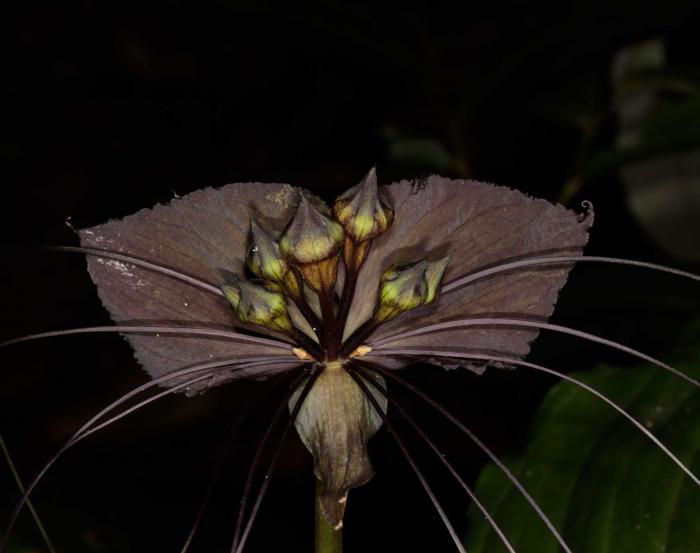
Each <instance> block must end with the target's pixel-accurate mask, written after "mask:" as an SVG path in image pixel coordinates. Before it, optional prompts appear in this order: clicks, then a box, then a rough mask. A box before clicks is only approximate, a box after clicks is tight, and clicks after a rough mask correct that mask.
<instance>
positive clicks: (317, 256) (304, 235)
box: [279, 194, 345, 291]
mask: <svg viewBox="0 0 700 553" xmlns="http://www.w3.org/2000/svg"><path fill="white" fill-rule="evenodd" d="M344 238H345V233H344V232H343V227H341V226H340V225H339V224H338V223H336V222H335V221H333V220H332V219H331V218H330V217H328V216H326V215H324V214H323V213H321V212H320V211H319V210H318V209H316V208H315V207H314V206H313V205H311V203H310V202H309V200H307V199H306V197H305V196H304V194H299V205H298V206H297V210H296V213H295V214H294V217H293V218H292V220H291V222H290V223H289V225H288V226H287V229H286V230H285V231H284V234H283V235H282V237H281V238H280V244H279V247H280V251H281V252H282V255H284V256H285V258H287V260H288V261H289V262H291V263H292V264H293V265H295V266H296V267H298V268H299V270H300V272H301V274H302V276H303V277H304V280H305V281H306V282H307V283H308V284H309V286H310V287H311V288H312V289H314V290H316V291H319V290H331V289H332V288H333V285H334V284H335V279H336V277H337V274H338V256H339V254H340V248H341V247H342V245H343V242H344Z"/></svg>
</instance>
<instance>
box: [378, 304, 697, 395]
mask: <svg viewBox="0 0 700 553" xmlns="http://www.w3.org/2000/svg"><path fill="white" fill-rule="evenodd" d="M470 326H489V327H491V326H492V327H516V328H537V329H540V330H551V331H553V332H560V333H562V334H569V335H571V336H576V337H577V338H583V339H584V340H588V341H590V342H595V343H597V344H602V345H604V346H608V347H611V348H614V349H617V350H620V351H623V352H625V353H629V354H630V355H633V356H635V357H638V358H639V359H643V360H644V361H648V362H649V363H653V364H654V365H656V366H657V367H661V368H662V369H664V370H666V371H669V372H671V373H673V374H675V375H676V376H678V377H680V378H682V379H683V380H686V381H687V382H690V383H691V384H693V385H694V386H697V387H698V388H700V382H698V381H697V380H695V379H694V378H692V377H691V376H688V375H687V374H685V373H683V372H681V371H679V370H678V369H675V368H673V367H672V366H671V365H668V364H666V363H664V362H663V361H660V360H658V359H656V358H654V357H651V356H650V355H647V354H646V353H642V352H641V351H638V350H636V349H633V348H631V347H629V346H625V345H624V344H620V343H619V342H614V341H612V340H608V339H607V338H602V337H600V336H596V335H595V334H589V333H588V332H583V331H582V330H577V329H575V328H570V327H567V326H561V325H555V324H551V323H544V322H540V321H530V320H526V319H508V318H501V317H491V318H474V319H458V320H455V321H445V322H442V323H436V324H432V325H427V326H424V327H419V328H416V329H414V330H409V331H406V332H400V333H398V334H394V335H393V336H387V337H385V338H381V339H379V340H376V341H374V342H371V341H370V342H369V345H370V346H371V347H372V348H373V349H374V350H376V351H377V352H379V351H383V350H385V349H387V344H389V343H391V342H395V341H397V340H401V339H403V338H410V337H412V336H420V335H422V334H430V333H432V332H441V331H444V330H450V329H453V328H464V327H470Z"/></svg>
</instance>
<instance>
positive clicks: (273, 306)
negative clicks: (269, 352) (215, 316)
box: [221, 279, 294, 333]
mask: <svg viewBox="0 0 700 553" xmlns="http://www.w3.org/2000/svg"><path fill="white" fill-rule="evenodd" d="M221 291H222V292H223V293H224V296H225V297H226V299H227V300H228V301H229V303H230V304H231V305H232V306H233V309H234V310H235V312H236V315H237V316H238V318H239V319H240V321H241V322H243V323H248V324H254V325H260V326H264V327H265V328H269V329H270V330H274V331H276V332H283V333H289V332H291V331H292V330H293V328H294V327H293V326H292V322H291V320H290V319H289V314H288V313H287V301H286V300H285V297H284V295H282V294H281V293H280V292H277V291H274V290H270V289H269V288H266V287H264V286H258V285H257V284H253V283H252V282H247V281H245V280H241V279H236V280H235V281H234V282H233V283H231V284H224V285H223V286H222V287H221Z"/></svg>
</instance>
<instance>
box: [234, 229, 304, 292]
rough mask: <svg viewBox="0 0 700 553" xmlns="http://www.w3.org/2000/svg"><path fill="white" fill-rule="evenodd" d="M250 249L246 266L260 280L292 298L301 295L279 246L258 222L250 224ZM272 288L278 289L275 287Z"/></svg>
mask: <svg viewBox="0 0 700 553" xmlns="http://www.w3.org/2000/svg"><path fill="white" fill-rule="evenodd" d="M250 234H251V240H250V249H249V250H248V255H247V257H246V264H247V265H248V268H249V269H250V270H251V272H252V273H253V274H254V275H255V276H257V277H258V278H261V279H264V280H267V281H269V282H270V283H273V284H276V285H278V288H279V289H280V290H282V291H284V292H285V293H287V294H288V295H289V296H291V297H292V298H298V297H299V295H300V294H301V292H300V290H299V285H298V283H297V279H296V278H295V276H294V275H293V274H292V273H291V271H290V270H289V265H288V264H287V262H286V261H285V260H284V257H282V253H281V252H280V248H279V245H278V244H277V242H275V241H274V240H273V239H272V237H271V236H270V235H269V234H267V233H266V232H265V231H264V230H263V229H262V228H261V227H260V226H259V225H258V224H257V223H256V222H255V219H253V220H251V222H250ZM271 288H275V289H277V287H275V286H271Z"/></svg>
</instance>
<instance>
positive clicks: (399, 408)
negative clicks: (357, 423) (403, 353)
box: [357, 365, 516, 553]
mask: <svg viewBox="0 0 700 553" xmlns="http://www.w3.org/2000/svg"><path fill="white" fill-rule="evenodd" d="M357 369H358V370H359V371H360V372H362V373H364V374H366V373H367V370H366V369H365V368H364V367H362V366H361V365H357ZM365 380H367V382H369V383H370V384H371V385H372V387H373V388H375V389H376V390H378V391H379V392H380V393H381V394H382V395H383V396H384V397H385V398H386V399H387V401H388V402H389V404H390V405H391V406H392V407H394V408H395V409H396V410H397V411H398V412H399V413H400V414H401V415H402V416H403V417H404V419H406V422H408V424H409V425H410V426H411V427H412V428H413V429H414V430H415V431H416V433H417V434H418V435H419V436H420V437H421V438H422V439H423V440H424V441H425V443H426V444H427V445H428V447H430V449H431V450H432V451H433V453H435V455H436V456H437V458H438V459H439V460H440V462H441V463H442V464H443V465H445V467H446V468H447V470H448V471H449V472H450V474H452V476H453V477H454V478H455V480H457V482H458V483H459V485H460V486H461V487H462V489H463V490H464V491H465V492H467V495H468V496H469V497H470V498H471V500H472V501H473V502H474V504H475V505H476V506H477V508H478V509H479V511H481V514H483V515H484V518H486V520H487V521H488V522H489V524H491V527H492V528H493V529H494V531H495V532H496V534H498V536H499V538H500V539H501V541H502V542H503V545H504V546H505V547H506V549H508V551H510V552H511V553H516V552H515V549H514V548H513V546H512V545H511V544H510V542H509V541H508V538H506V536H505V534H504V533H503V531H502V530H501V528H500V527H499V526H498V524H497V523H496V521H495V520H494V519H493V517H492V516H491V513H489V512H488V510H487V509H486V507H484V505H483V504H482V503H481V501H479V498H478V497H477V496H476V494H474V492H473V491H472V489H471V488H470V487H469V486H468V485H467V484H466V482H465V481H464V480H462V477H461V476H460V475H459V473H457V471H456V470H455V468H454V467H453V466H452V464H451V463H450V462H449V461H448V460H447V459H445V456H444V454H443V453H442V451H440V449H438V447H437V446H436V445H435V442H433V441H432V440H431V439H430V438H429V437H428V435H427V434H426V433H425V431H424V430H423V428H421V426H420V425H419V424H418V423H417V422H416V421H415V419H414V418H413V417H412V416H411V415H410V414H409V413H407V412H406V410H405V409H404V408H403V407H402V406H401V404H400V403H399V402H398V401H396V400H395V399H394V398H392V397H391V396H390V395H389V394H388V392H387V391H386V390H385V389H384V388H382V387H381V386H380V385H379V384H378V383H377V382H375V381H374V380H373V379H372V378H365Z"/></svg>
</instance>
